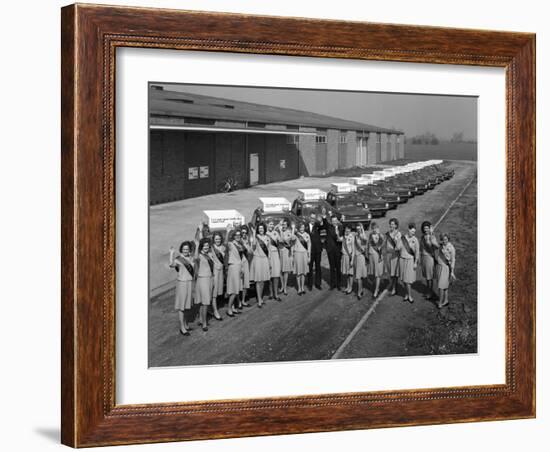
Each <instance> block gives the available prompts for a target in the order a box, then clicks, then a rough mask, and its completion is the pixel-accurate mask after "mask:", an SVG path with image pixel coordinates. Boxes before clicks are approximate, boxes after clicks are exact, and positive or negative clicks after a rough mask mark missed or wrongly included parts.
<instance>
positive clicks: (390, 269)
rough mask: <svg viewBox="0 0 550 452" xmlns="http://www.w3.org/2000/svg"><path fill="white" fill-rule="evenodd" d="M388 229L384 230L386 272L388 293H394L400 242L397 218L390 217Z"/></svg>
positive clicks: (397, 274) (397, 273)
mask: <svg viewBox="0 0 550 452" xmlns="http://www.w3.org/2000/svg"><path fill="white" fill-rule="evenodd" d="M389 225H390V230H389V231H388V232H386V237H385V241H386V272H387V273H388V276H389V278H390V293H391V295H395V293H396V291H397V278H398V277H399V251H398V244H399V243H400V242H401V232H399V229H398V228H399V221H398V220H397V218H391V219H390V222H389Z"/></svg>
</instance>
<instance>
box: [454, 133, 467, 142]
mask: <svg viewBox="0 0 550 452" xmlns="http://www.w3.org/2000/svg"><path fill="white" fill-rule="evenodd" d="M451 141H452V142H453V143H461V142H463V141H464V132H455V133H453V136H452V137H451Z"/></svg>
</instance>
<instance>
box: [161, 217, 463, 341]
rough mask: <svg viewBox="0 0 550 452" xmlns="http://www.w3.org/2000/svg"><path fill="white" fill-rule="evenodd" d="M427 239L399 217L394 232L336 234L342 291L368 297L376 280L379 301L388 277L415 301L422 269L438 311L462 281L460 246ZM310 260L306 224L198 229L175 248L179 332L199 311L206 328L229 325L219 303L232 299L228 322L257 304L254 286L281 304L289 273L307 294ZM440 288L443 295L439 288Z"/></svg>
mask: <svg viewBox="0 0 550 452" xmlns="http://www.w3.org/2000/svg"><path fill="white" fill-rule="evenodd" d="M421 229H422V237H421V238H420V240H418V239H417V238H416V236H415V233H416V229H415V225H414V224H412V223H411V224H409V226H408V230H407V232H406V233H404V234H402V233H401V232H400V231H399V222H398V220H397V219H395V218H392V219H390V221H389V231H388V232H386V233H385V234H382V233H381V232H380V228H379V226H378V224H377V223H375V222H373V223H371V225H370V230H369V231H367V230H366V229H365V228H364V227H363V225H362V224H358V225H356V227H355V228H354V230H353V229H352V227H351V225H348V224H346V225H344V226H343V227H338V228H336V231H337V240H338V242H341V260H340V267H341V268H340V270H341V274H342V276H343V277H344V280H345V282H346V287H345V288H344V289H343V291H344V292H345V293H347V294H351V293H352V292H353V285H354V281H356V282H357V297H358V298H359V299H360V298H361V297H362V296H363V289H364V282H365V280H366V279H367V278H368V277H369V276H371V277H373V279H374V290H373V296H374V297H375V298H376V297H378V295H379V291H380V281H381V278H382V277H383V276H384V275H386V274H387V275H388V276H389V279H390V284H389V291H390V293H391V295H395V294H396V292H397V288H398V281H401V282H402V283H403V284H404V286H405V289H406V294H405V296H404V298H403V300H404V301H408V302H410V303H413V302H414V299H413V296H412V288H411V285H412V284H413V283H414V282H415V281H416V279H417V276H416V273H417V266H418V265H420V266H421V269H422V275H423V277H424V278H425V279H426V285H427V289H428V292H427V295H426V298H428V299H431V300H436V299H437V300H438V307H440V308H441V307H443V306H445V305H446V304H448V303H449V299H448V288H449V284H450V283H451V281H452V280H453V279H454V278H455V275H454V268H455V256H456V252H455V248H454V246H453V245H452V243H451V242H450V237H449V235H448V234H441V235H440V239H439V240H437V239H436V237H435V234H434V230H433V227H432V225H431V224H430V223H429V222H427V221H425V222H424V223H422V228H421ZM310 260H311V237H310V235H309V233H308V232H307V224H306V223H305V222H301V223H299V224H298V225H295V224H289V222H288V221H287V220H281V221H280V222H279V223H277V224H275V222H274V221H268V222H267V224H266V223H259V224H258V225H257V226H256V227H253V226H252V225H248V226H247V225H240V226H228V228H227V230H226V234H225V237H224V235H223V234H222V233H221V232H214V233H213V234H212V235H211V236H210V237H207V236H206V234H205V232H204V227H203V225H202V224H200V225H199V227H198V228H197V233H196V236H195V240H194V241H185V242H183V243H182V244H181V245H180V248H179V253H176V250H175V249H174V248H170V257H169V265H170V267H172V268H174V269H175V270H176V272H177V275H178V276H177V282H176V300H175V308H176V310H177V311H178V314H179V321H180V333H181V334H183V335H185V336H187V335H189V331H190V330H191V328H190V327H189V319H188V315H189V311H190V310H191V309H192V307H193V305H194V304H196V305H200V308H199V326H201V327H202V329H203V330H204V331H208V315H207V314H208V309H209V307H210V308H211V310H212V316H213V318H214V319H216V320H217V321H222V320H223V318H222V316H221V315H220V312H219V309H218V304H219V303H220V302H221V299H223V298H227V299H228V302H227V311H226V314H227V316H228V317H235V315H238V314H240V313H241V312H242V309H243V306H250V305H249V304H248V302H247V294H248V291H249V289H250V288H251V285H252V284H254V286H255V292H256V298H257V300H258V303H257V306H258V308H262V307H263V305H264V289H265V287H266V285H267V286H268V287H269V294H270V297H269V298H270V299H274V300H277V301H282V300H281V297H280V296H281V294H284V295H288V280H289V275H290V274H291V273H293V274H294V275H295V276H296V289H297V293H298V295H300V296H301V295H303V294H305V278H306V275H307V274H308V273H309V268H310V267H309V263H310ZM436 289H438V290H439V297H437V296H436V294H435V290H436Z"/></svg>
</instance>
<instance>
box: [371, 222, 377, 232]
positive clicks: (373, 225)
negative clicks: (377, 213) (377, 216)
mask: <svg viewBox="0 0 550 452" xmlns="http://www.w3.org/2000/svg"><path fill="white" fill-rule="evenodd" d="M377 227H378V223H377V222H376V221H373V222H372V223H371V224H370V228H371V229H372V230H374V228H377Z"/></svg>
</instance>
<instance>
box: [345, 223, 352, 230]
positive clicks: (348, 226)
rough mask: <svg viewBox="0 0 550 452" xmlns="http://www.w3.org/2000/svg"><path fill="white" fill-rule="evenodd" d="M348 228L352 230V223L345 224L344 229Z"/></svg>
mask: <svg viewBox="0 0 550 452" xmlns="http://www.w3.org/2000/svg"><path fill="white" fill-rule="evenodd" d="M346 229H349V231H350V232H351V230H352V228H351V225H350V224H345V225H344V231H345V230H346Z"/></svg>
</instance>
